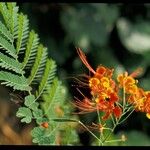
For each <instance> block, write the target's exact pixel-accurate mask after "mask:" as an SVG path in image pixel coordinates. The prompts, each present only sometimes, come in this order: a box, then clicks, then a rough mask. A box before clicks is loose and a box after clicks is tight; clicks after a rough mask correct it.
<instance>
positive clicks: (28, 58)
mask: <svg viewBox="0 0 150 150" xmlns="http://www.w3.org/2000/svg"><path fill="white" fill-rule="evenodd" d="M38 43H39V38H38V35H37V34H36V33H35V32H34V31H31V32H30V34H29V38H28V41H27V48H26V51H25V57H24V61H23V62H22V69H23V68H25V67H26V66H27V65H28V66H31V64H32V65H33V61H34V59H35V55H36V52H37V47H38ZM29 64H30V65H29Z"/></svg>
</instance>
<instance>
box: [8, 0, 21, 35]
mask: <svg viewBox="0 0 150 150" xmlns="http://www.w3.org/2000/svg"><path fill="white" fill-rule="evenodd" d="M7 7H8V13H9V14H10V18H9V24H10V31H11V33H12V34H13V37H15V36H16V35H17V29H18V26H17V24H18V20H17V17H18V7H17V6H16V3H12V2H11V3H10V2H8V3H7Z"/></svg>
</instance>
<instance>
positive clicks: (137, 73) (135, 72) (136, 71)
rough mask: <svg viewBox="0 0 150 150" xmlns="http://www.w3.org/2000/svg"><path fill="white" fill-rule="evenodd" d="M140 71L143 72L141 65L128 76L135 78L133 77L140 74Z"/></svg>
mask: <svg viewBox="0 0 150 150" xmlns="http://www.w3.org/2000/svg"><path fill="white" fill-rule="evenodd" d="M142 72H143V69H142V68H141V67H139V68H137V69H136V70H135V71H134V72H133V73H131V74H130V76H131V77H132V78H135V77H137V76H139V75H141V74H142Z"/></svg>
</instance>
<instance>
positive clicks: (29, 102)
mask: <svg viewBox="0 0 150 150" xmlns="http://www.w3.org/2000/svg"><path fill="white" fill-rule="evenodd" d="M24 104H25V106H27V107H29V108H30V109H32V110H34V111H36V110H37V109H38V106H39V103H37V102H35V96H34V95H28V96H26V97H25V102H24Z"/></svg>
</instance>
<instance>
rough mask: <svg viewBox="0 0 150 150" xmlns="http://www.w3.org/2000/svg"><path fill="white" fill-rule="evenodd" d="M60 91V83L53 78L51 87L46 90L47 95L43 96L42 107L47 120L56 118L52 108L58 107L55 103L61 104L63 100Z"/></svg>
mask: <svg viewBox="0 0 150 150" xmlns="http://www.w3.org/2000/svg"><path fill="white" fill-rule="evenodd" d="M61 90H62V87H61V82H60V81H58V79H57V78H55V79H54V80H53V83H52V84H51V86H50V87H49V88H48V89H47V93H45V94H43V100H44V103H43V104H42V107H43V109H44V110H45V114H47V115H48V116H49V118H51V117H55V116H56V113H55V111H54V108H55V106H57V105H58V104H57V103H60V102H62V99H63V97H62V94H61V93H62V92H61Z"/></svg>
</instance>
